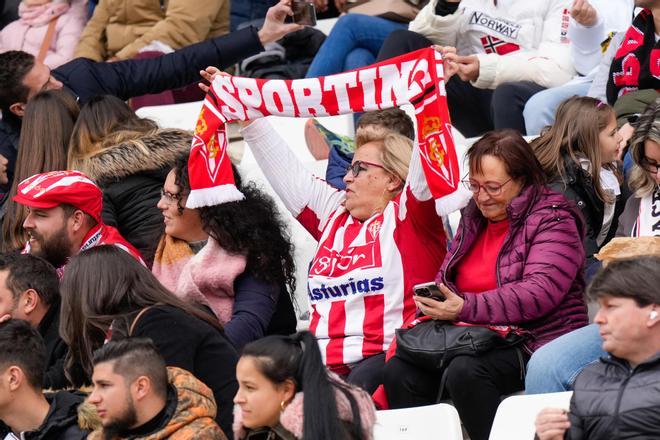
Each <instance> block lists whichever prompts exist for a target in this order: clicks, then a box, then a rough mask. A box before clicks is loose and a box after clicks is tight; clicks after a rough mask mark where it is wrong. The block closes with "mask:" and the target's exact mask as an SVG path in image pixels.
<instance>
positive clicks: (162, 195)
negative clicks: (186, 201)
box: [160, 188, 182, 205]
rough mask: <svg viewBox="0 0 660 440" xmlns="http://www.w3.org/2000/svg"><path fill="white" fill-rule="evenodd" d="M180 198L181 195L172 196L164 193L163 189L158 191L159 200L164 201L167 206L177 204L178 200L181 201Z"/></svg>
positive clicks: (169, 193) (166, 192) (167, 192)
mask: <svg viewBox="0 0 660 440" xmlns="http://www.w3.org/2000/svg"><path fill="white" fill-rule="evenodd" d="M181 197H182V195H181V194H172V193H171V192H169V191H165V190H164V189H163V188H161V189H160V198H161V199H165V202H166V203H167V204H168V205H172V204H174V203H177V202H178V201H179V200H181Z"/></svg>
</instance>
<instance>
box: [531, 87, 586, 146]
mask: <svg viewBox="0 0 660 440" xmlns="http://www.w3.org/2000/svg"><path fill="white" fill-rule="evenodd" d="M590 86H591V82H583V83H579V84H566V85H563V86H558V87H552V88H551V89H545V90H543V91H541V92H538V93H536V94H535V95H533V96H532V97H531V98H529V100H528V101H527V104H525V109H524V110H523V117H524V118H525V131H526V132H527V135H528V136H537V135H538V134H539V133H541V130H542V129H543V128H544V127H546V126H548V125H552V124H553V122H555V113H556V112H557V107H559V104H561V103H562V102H564V101H565V100H567V99H568V98H570V97H572V96H587V92H588V91H589V87H590Z"/></svg>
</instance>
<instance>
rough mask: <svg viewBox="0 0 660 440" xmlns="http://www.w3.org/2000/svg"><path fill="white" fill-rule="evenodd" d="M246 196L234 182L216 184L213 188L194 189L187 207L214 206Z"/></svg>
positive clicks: (236, 200)
mask: <svg viewBox="0 0 660 440" xmlns="http://www.w3.org/2000/svg"><path fill="white" fill-rule="evenodd" d="M244 198H245V196H244V195H243V193H242V192H240V191H239V190H238V188H236V186H234V185H232V184H225V185H220V186H214V187H212V188H200V189H193V190H192V191H190V194H189V195H188V200H187V201H186V208H189V209H195V208H201V207H202V206H213V205H219V204H221V203H227V202H238V201H240V200H243V199H244Z"/></svg>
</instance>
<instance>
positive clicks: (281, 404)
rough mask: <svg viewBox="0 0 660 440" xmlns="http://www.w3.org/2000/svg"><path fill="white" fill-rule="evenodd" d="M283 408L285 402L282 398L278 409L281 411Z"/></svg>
mask: <svg viewBox="0 0 660 440" xmlns="http://www.w3.org/2000/svg"><path fill="white" fill-rule="evenodd" d="M284 408H286V403H284V400H282V401H281V402H280V411H281V412H283V411H284Z"/></svg>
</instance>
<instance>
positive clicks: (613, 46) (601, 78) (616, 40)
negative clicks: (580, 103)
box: [587, 32, 626, 102]
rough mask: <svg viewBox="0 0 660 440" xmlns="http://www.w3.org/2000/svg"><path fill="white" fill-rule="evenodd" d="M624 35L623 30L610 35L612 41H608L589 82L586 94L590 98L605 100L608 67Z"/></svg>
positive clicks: (608, 75) (608, 76) (608, 74)
mask: <svg viewBox="0 0 660 440" xmlns="http://www.w3.org/2000/svg"><path fill="white" fill-rule="evenodd" d="M625 36H626V33H625V32H619V33H618V34H616V35H615V36H614V37H612V41H610V45H609V46H608V48H607V51H606V52H605V55H603V58H602V59H601V60H600V65H599V66H598V72H596V76H595V77H594V81H593V82H592V83H591V87H590V88H589V92H587V96H591V97H592V98H597V99H600V100H601V101H603V102H607V81H608V80H609V78H610V67H611V65H612V60H613V59H614V55H616V51H617V50H618V49H619V46H621V43H622V42H623V38H624V37H625Z"/></svg>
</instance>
